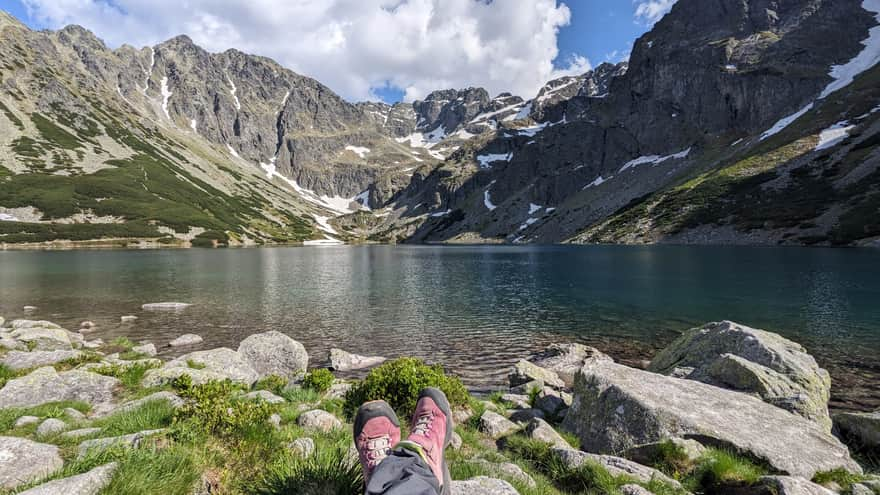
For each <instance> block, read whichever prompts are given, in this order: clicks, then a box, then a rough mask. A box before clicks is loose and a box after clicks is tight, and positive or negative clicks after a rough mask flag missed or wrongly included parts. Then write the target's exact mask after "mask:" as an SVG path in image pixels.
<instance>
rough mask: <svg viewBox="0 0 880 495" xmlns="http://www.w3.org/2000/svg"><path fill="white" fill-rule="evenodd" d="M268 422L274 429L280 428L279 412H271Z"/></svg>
mask: <svg viewBox="0 0 880 495" xmlns="http://www.w3.org/2000/svg"><path fill="white" fill-rule="evenodd" d="M268 421H269V424H270V425H272V426H274V427H275V429H276V430H278V429H281V415H280V414H277V413H276V414H272V415H271V416H269V419H268Z"/></svg>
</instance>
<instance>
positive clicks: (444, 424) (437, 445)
mask: <svg viewBox="0 0 880 495" xmlns="http://www.w3.org/2000/svg"><path fill="white" fill-rule="evenodd" d="M452 426H453V425H452V411H451V409H450V407H449V401H448V400H447V399H446V394H444V393H443V392H442V391H441V390H439V389H436V388H426V389H424V390H422V391H421V392H420V393H419V402H418V403H417V404H416V410H415V412H414V413H413V419H412V433H410V435H409V437H408V438H407V441H408V442H412V443H415V444H418V445H419V446H420V447H421V450H422V453H423V458H425V460H426V461H427V462H428V465H429V466H430V467H431V471H432V472H433V473H434V476H436V477H437V479H438V480H439V481H440V486H441V492H440V493H441V494H447V493H449V492H450V485H451V480H452V477H451V476H450V475H449V466H447V465H446V447H448V446H449V444H450V442H452V433H453V431H452Z"/></svg>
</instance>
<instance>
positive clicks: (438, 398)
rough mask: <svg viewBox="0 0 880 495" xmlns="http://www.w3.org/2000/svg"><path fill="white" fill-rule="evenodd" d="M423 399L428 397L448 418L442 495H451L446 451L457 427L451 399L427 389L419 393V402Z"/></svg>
mask: <svg viewBox="0 0 880 495" xmlns="http://www.w3.org/2000/svg"><path fill="white" fill-rule="evenodd" d="M422 397H428V398H430V399H431V400H433V401H434V403H435V404H437V407H439V408H440V410H441V411H443V414H444V415H445V416H446V438H444V441H443V457H442V459H443V461H442V463H443V487H442V489H441V490H440V495H450V494H451V493H452V476H451V475H450V474H449V465H448V464H447V463H446V449H447V448H448V447H449V445H450V444H451V443H452V433H453V428H454V426H455V425H453V424H452V408H451V407H450V406H449V399H447V398H446V394H444V393H443V391H442V390H440V389H438V388H426V389H424V390H422V392H421V393H419V400H421V398H422Z"/></svg>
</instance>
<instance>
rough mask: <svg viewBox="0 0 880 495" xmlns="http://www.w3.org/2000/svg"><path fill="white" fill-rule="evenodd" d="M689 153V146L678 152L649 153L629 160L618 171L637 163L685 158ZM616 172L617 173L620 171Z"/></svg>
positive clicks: (654, 162) (656, 163)
mask: <svg viewBox="0 0 880 495" xmlns="http://www.w3.org/2000/svg"><path fill="white" fill-rule="evenodd" d="M690 153H691V148H688V149H686V150H684V151H679V152H678V153H675V154H672V155H667V156H659V155H650V156H640V157H638V158H636V159H635V160H630V161H628V162H626V164H624V166H623V167H622V168H621V169H620V172H623V171H625V170H627V169H630V168H634V167H638V166H639V165H645V164H650V165H651V166H654V165H658V164H660V163H663V162H665V161H667V160H681V159H682V158H686V157H687V156H688V155H689V154H690ZM620 172H618V173H620Z"/></svg>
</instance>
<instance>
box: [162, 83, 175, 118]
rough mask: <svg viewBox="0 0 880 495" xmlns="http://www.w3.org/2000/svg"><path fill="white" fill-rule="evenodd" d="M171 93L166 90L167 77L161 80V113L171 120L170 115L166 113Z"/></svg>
mask: <svg viewBox="0 0 880 495" xmlns="http://www.w3.org/2000/svg"><path fill="white" fill-rule="evenodd" d="M172 94H173V93H172V92H171V90H169V89H168V76H165V77H163V78H162V111H163V112H165V117H167V118H168V120H171V114H169V113H168V100H169V99H171V95H172Z"/></svg>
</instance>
